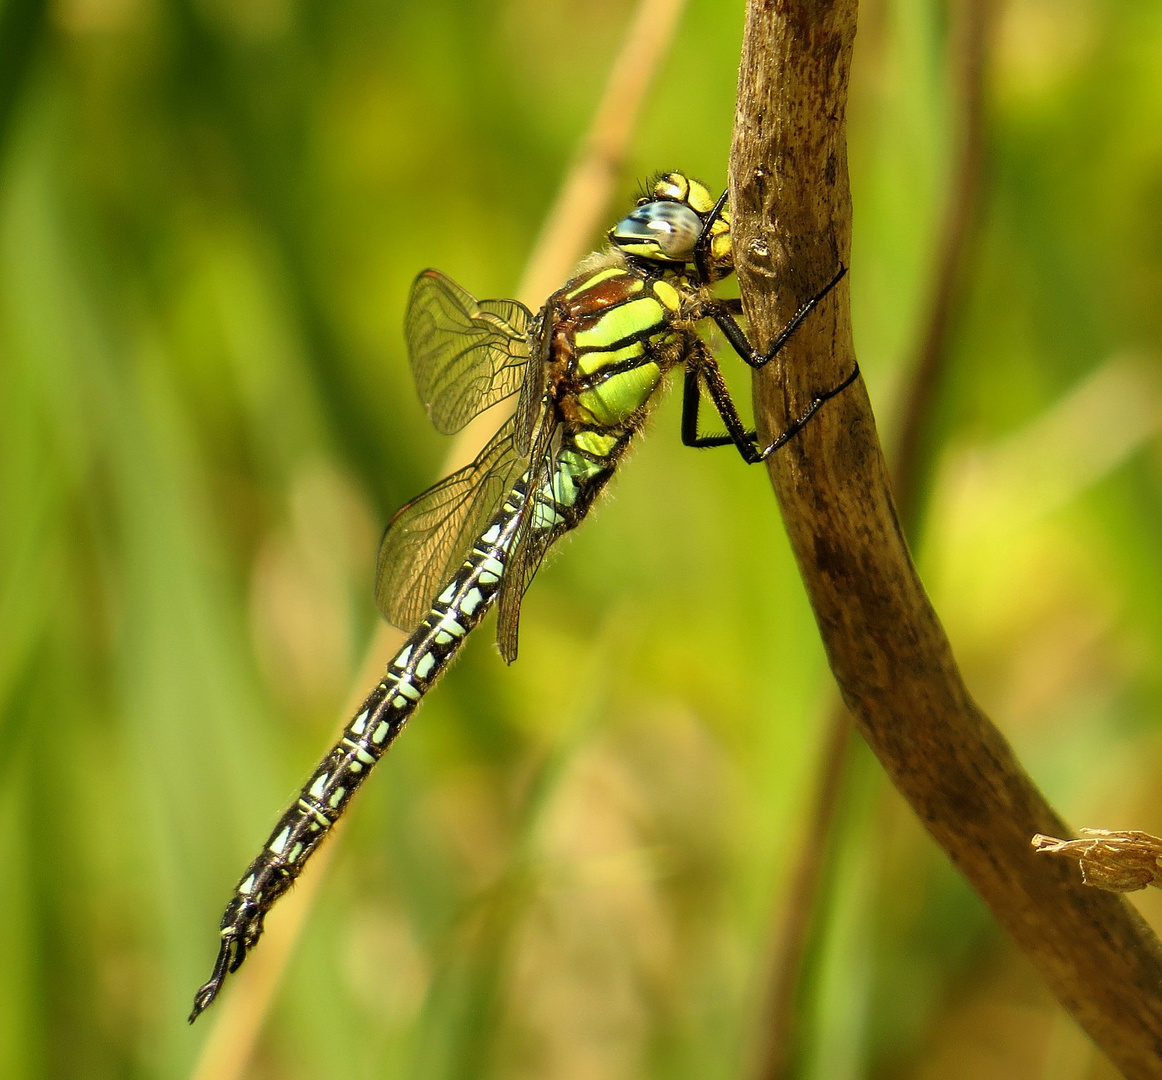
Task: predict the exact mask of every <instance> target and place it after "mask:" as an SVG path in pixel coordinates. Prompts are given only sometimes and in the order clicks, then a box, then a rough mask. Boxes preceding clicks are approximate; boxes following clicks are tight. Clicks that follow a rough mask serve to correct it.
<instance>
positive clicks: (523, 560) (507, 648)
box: [496, 424, 570, 664]
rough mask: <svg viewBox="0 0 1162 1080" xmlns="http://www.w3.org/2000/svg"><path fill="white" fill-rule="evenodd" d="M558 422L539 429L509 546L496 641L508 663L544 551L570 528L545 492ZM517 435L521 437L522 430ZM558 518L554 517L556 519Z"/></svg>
mask: <svg viewBox="0 0 1162 1080" xmlns="http://www.w3.org/2000/svg"><path fill="white" fill-rule="evenodd" d="M555 434H556V428H555V425H549V424H545V425H543V426H542V427H541V429H540V430H539V431H538V433H537V441H536V444H535V445H534V446H533V448H532V455H531V457H530V459H529V464H528V498H527V499H526V500H525V505H524V509H523V511H522V512H521V521H520V523H519V524H518V526H517V531H516V536H515V539H514V541H513V545H512V547H511V548H510V549H509V557H508V564H507V567H506V568H505V574H504V580H503V581H502V582H501V584H500V600H499V605H498V611H497V622H496V644H497V647H498V648H499V649H500V655H501V656H502V657H504V661H505V663H506V664H511V663H512V662H513V661H514V660H515V659H516V654H517V642H518V637H519V632H520V605H521V601H522V600H523V599H524V594H525V590H527V589H528V587H529V585H530V584H531V582H532V580H533V578H534V577H535V576H536V573H537V570H539V569H540V566H541V562H542V560H543V559H544V557H545V553H546V552H547V551H548V550H549V548H550V547H552V545H553V544H554V543H555V542H556V541H557V540H558V539H559V538H560V537H561V535H562V534H564V533H565V532H567V531H568V530H569V528H570V526H569V525H568V524H566V522H565V521H564V520H563V519H562V518H560V517H558V516H557V514H556V511H555V510H553V509H552V508H551V507H549V505H548V503H547V501H546V498H545V493H546V492H551V491H552V490H553V478H554V476H555V468H554V465H555V462H556V459H557V453H556V450H557V444H558V443H559V441H560V440H559V439H557V438H555V437H554V436H555ZM517 437H518V438H519V432H518V435H517ZM554 519H555V520H554Z"/></svg>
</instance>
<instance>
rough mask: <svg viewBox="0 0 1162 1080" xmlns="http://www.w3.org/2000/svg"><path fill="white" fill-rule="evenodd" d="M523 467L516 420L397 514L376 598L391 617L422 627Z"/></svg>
mask: <svg viewBox="0 0 1162 1080" xmlns="http://www.w3.org/2000/svg"><path fill="white" fill-rule="evenodd" d="M523 471H524V460H523V458H522V457H521V456H520V455H519V454H517V452H516V450H515V448H514V447H513V422H512V421H511V420H510V421H509V422H508V423H506V424H505V425H504V426H503V427H502V428H501V429H500V430H499V431H498V432H497V433H496V434H495V435H494V436H493V438H492V440H491V441H490V442H489V444H488V445H487V446H486V447H485V448H484V449H483V450H482V451H481V452H480V454H479V456H478V457H477V458H476V460H475V461H474V462H473V463H472V464H471V465H468V466H466V467H465V468H463V469H460V470H458V471H457V472H454V473H452V474H451V475H450V476H447V477H445V478H444V479H443V480H441V481H440V482H439V483H438V484H436V485H435V486H434V487H430V488H428V490H427V491H425V492H424V493H423V494H422V495H419V496H417V497H416V498H415V499H413V500H412V501H411V502H410V503H408V504H407V505H406V506H404V507H403V508H402V509H400V510H399V511H398V512H397V513H396V515H395V517H393V518H392V519H391V522H390V523H389V524H388V526H387V531H386V532H385V533H384V534H383V540H382V542H381V543H380V545H379V559H378V562H377V564H376V574H375V600H376V603H377V604H378V605H379V610H380V611H381V612H383V615H384V617H385V618H386V619H387V620H388V621H389V622H391V623H394V624H395V625H396V626H398V627H400V628H401V629H403V630H412V629H414V628H415V627H416V625H417V624H418V623H419V621H420V620H421V619H422V618H423V617H424V615H425V614H426V613H427V611H428V609H429V607H431V603H432V599H433V598H434V597H435V596H436V594H437V593H438V592H439V591H440V589H441V588H442V586H443V585H444V584H445V583H446V582H447V581H448V579H449V578H451V576H452V574H453V573H454V572H455V571H456V568H457V567H458V566H459V565H460V564H461V563H462V562H463V561H464V559H465V557H466V556H467V554H468V551H469V550H470V548H471V547H472V544H473V541H474V540H475V539H476V537H477V536H478V535H479V534H480V533H481V532H483V531H484V528H485V526H486V525H487V523H488V520H489V519H490V518H491V517H492V516H493V515H494V514H495V513H496V512H497V510H499V509H500V506H501V504H502V503H503V502H504V497H505V495H506V494H507V493H508V491H509V489H510V488H511V487H512V485H513V483H515V481H516V479H517V478H518V477H519V476H520V474H521V473H522V472H523Z"/></svg>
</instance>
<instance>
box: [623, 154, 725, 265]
mask: <svg viewBox="0 0 1162 1080" xmlns="http://www.w3.org/2000/svg"><path fill="white" fill-rule="evenodd" d="M609 240H610V243H612V244H613V245H614V246H615V247H616V248H618V249H619V250H621V251H624V252H625V253H626V254H627V255H630V256H633V257H634V258H638V259H641V260H643V261H645V262H648V263H656V264H659V265H660V266H661V267H663V268H668V269H685V268H686V267H687V266H689V265H691V264H693V263H695V262H696V260H697V252H698V250H699V249H700V248H701V250H702V251H703V253H704V260H705V262H704V265H705V269H706V271H707V273H708V274H709V277H710V279H711V280H712V281H716V280H718V279H719V278H722V277H725V276H726V275H727V274H729V273H730V272H731V270H732V269H733V268H734V262H733V258H732V253H731V247H730V214H729V211H728V210H727V209H726V207H725V206H723V207H718V205H717V203H716V202H715V200H714V199H713V198H712V197H711V195H710V192H709V191H708V190H707V189H706V188H705V187H703V186H702V184H700V183H698V181H697V180H691V179H690V178H689V177H687V176H684V175H683V174H682V173H676V172H675V173H664V174H663V175H662V176H660V177H659V178H658V179H657V180H656V181H654V184H653V186H652V189H651V191H650V193H649V194H648V195H647V196H646V197H644V198H642V199H639V200H638V204H637V206H636V207H634V209H633V210H631V211H630V213H629V214H627V215H626V216H625V217H624V218H622V219H621V221H619V222H618V223H617V224H616V225H615V226H614V227H613V228H612V229H610V230H609Z"/></svg>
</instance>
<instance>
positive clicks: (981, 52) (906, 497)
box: [755, 0, 996, 1080]
mask: <svg viewBox="0 0 1162 1080" xmlns="http://www.w3.org/2000/svg"><path fill="white" fill-rule="evenodd" d="M949 8H950V18H951V22H952V25H951V27H950V29H949V35H948V68H949V73H950V76H951V80H950V81H951V96H952V113H953V123H954V125H955V130H956V140H955V143H954V146H953V152H952V160H951V162H950V167H949V172H948V177H949V183H948V191H947V195H946V202H945V206H944V213H943V216H942V218H941V222H940V226H939V231H938V242H937V246H936V251H935V254H934V258H933V265H932V276H931V281H932V286H931V291H930V294H929V298H928V303H927V305H926V307H925V312H926V316H925V318H924V319H923V320H922V323H921V329H920V332H919V334H918V335H917V342H916V347H915V356H914V359H913V360H912V363H911V366H910V370H911V378H910V380H909V381H908V384H907V387H906V389H905V390H904V393H903V394H902V398H903V400H902V401H901V403H900V409H899V413H900V421H899V428H898V431H897V434H896V439H895V453H894V454H893V455H892V493H893V495H894V496H895V499H896V506H897V507H898V509H899V515H900V521H901V524H902V526H903V529H904V534H905V536H906V537H907V539H908V540H909V541H910V542H911V543H915V540H916V531H917V528H918V525H919V519H920V516H921V503H922V499H921V490H922V480H923V477H924V476H925V474H926V473H927V471H928V469H929V467H930V464H931V460H932V447H931V445H930V443H929V441H928V440H925V439H924V438H923V435H924V432H925V430H926V427H927V425H928V422H929V419H930V416H931V413H932V408H933V404H934V402H935V399H936V393H937V390H938V388H939V385H940V381H941V378H942V374H943V371H944V368H945V366H946V364H947V361H948V354H949V347H950V345H951V341H952V336H953V335H952V329H953V322H954V318H955V315H956V312H957V311H958V310H959V307H960V302H961V296H962V293H963V291H964V284H965V282H966V281H967V279H968V274H969V264H970V262H971V259H972V255H973V253H974V250H975V243H974V241H975V237H976V233H977V231H978V227H979V221H980V213H979V207H980V201H981V199H980V195H981V188H982V180H983V173H984V151H985V108H984V105H985V69H986V67H987V62H988V54H989V51H990V50H989V45H990V39H991V36H992V33H991V31H992V25H993V23H994V21H995V19H994V15H995V8H996V5H995V3H994V2H993V0H951V3H950V5H949ZM827 717H828V718H827V721H826V728H827V733H826V735H825V736H824V738H823V752H822V755H821V758H820V764H819V767H818V775H817V779H816V781H815V784H814V787H813V803H812V806H811V809H810V811H809V814H808V819H807V820H808V827H807V828H806V829H805V830H804V833H803V836H802V838H801V840H800V845H799V849H798V852H797V854H796V856H795V861H794V865H793V867H792V869H791V871H790V874H789V877H790V885H789V887H788V890H787V899H786V902H785V903H784V904H783V905H781V908H780V911H779V913H778V916H777V917H776V919H774V920H772V926H773V927H774V930H773V937H774V938H775V946H774V948H773V949H772V961H773V962H772V970H771V975H770V983H769V990H768V995H767V1001H766V1002H765V1003H764V1005H765V1013H766V1021H765V1024H764V1031H763V1038H762V1044H761V1046H760V1055H761V1057H760V1060H759V1066H758V1069H757V1071H756V1074H755V1075H756V1077H758V1078H759V1080H784V1078H786V1077H789V1076H791V1075H793V1073H794V1070H795V1068H796V1064H795V1062H796V1056H797V1051H798V1044H799V1043H800V1041H801V1039H802V1032H801V1030H800V1028H801V1021H802V1018H803V1015H804V1003H803V996H804V989H805V987H804V971H805V965H806V959H807V956H808V954H809V953H810V951H811V950H812V949H813V947H814V943H815V939H816V938H817V936H818V933H819V922H820V919H819V913H820V907H821V898H820V894H821V892H822V890H823V889H824V888H825V887H826V886H825V882H826V880H827V879H828V875H827V874H826V873H825V867H828V866H829V865H830V864H831V863H832V861H833V860H834V857H835V848H836V844H837V843H838V832H839V829H838V827H837V818H838V804H839V800H840V797H841V795H842V792H843V788H844V778H845V776H846V775H847V773H848V770H849V768H850V764H851V757H852V755H853V753H854V751H855V749H856V742H855V737H854V735H853V733H852V729H851V717H850V716H849V715H848V712H847V709H846V708H845V707H844V704H843V702H842V701H841V700H840V699H839V696H838V695H835V696H834V698H833V699H832V702H831V705H830V707H829V708H828V711H827Z"/></svg>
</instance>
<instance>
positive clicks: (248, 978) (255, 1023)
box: [191, 0, 685, 1080]
mask: <svg viewBox="0 0 1162 1080" xmlns="http://www.w3.org/2000/svg"><path fill="white" fill-rule="evenodd" d="M684 6H685V0H641V3H640V4H639V5H638V8H637V11H636V13H635V14H634V17H633V18H632V20H631V21H630V24H629V27H628V28H627V30H626V33H625V36H624V38H623V40H622V43H621V47H620V49H619V50H618V54H617V57H616V59H615V60H614V63H613V67H612V68H611V69H610V73H609V77H608V79H607V80H606V84H605V89H604V92H603V93H602V97H601V101H600V103H599V104H598V107H597V110H596V112H595V114H594V118H593V122H592V124H591V125H590V127H589V130H588V131H587V132H586V134H585V136H584V138H583V139H582V141H581V145H580V149H579V151H578V154H577V156H576V158H575V159H574V162H573V164H572V166H571V168H570V170H569V172H568V174H567V175H566V177H565V180H564V182H563V183H562V185H561V188H560V191H559V193H558V195H557V198H556V199H555V200H554V202H553V205H552V208H551V209H550V211H549V214H548V217H547V218H546V221H545V224H544V226H543V227H542V229H541V232H540V235H539V236H538V239H537V242H536V244H535V245H534V248H533V251H532V253H531V254H530V256H529V259H528V262H527V264H526V269H525V272H524V275H523V277H522V279H521V284H520V286H519V288H518V290H517V296H518V298H519V299H520V300H522V301H523V302H524V303H526V304H528V305H529V306H530V307H532V308H534V309H536V308H538V307H540V305H541V303H542V302H543V301H544V298H545V297H546V296H547V295H548V294H549V293H550V292H551V291H552V290H553V289H555V288H556V287H557V286H558V285H559V284H560V283H561V282H562V281H564V280H565V278H566V277H567V276H568V274H569V271H570V270H571V269H572V267H573V265H574V264H575V263H576V262H577V261H578V259H580V258H581V256H582V255H584V254H585V252H586V251H587V250H588V249H589V245H590V243H591V242H592V238H593V236H594V234H595V233H596V232H597V231H598V230H599V229H600V227H601V226H602V224H603V223H604V220H605V217H606V216H607V214H608V208H609V205H610V203H611V200H612V196H613V194H614V187H615V184H616V182H617V180H618V178H619V177H620V172H621V167H622V163H623V162H624V160H625V155H626V151H627V149H628V146H629V142H630V139H631V138H632V136H633V133H634V127H635V125H636V123H637V118H638V114H639V113H640V111H641V105H642V102H643V101H644V99H645V95H646V92H647V91H648V89H649V87H650V84H651V83H652V81H653V79H654V76H655V75H656V74H657V71H658V69H659V67H660V66H661V64H662V62H663V60H664V59H665V57H666V55H667V54H668V52H669V49H670V46H671V44H672V43H673V38H674V34H675V32H676V30H677V27H678V22H679V19H680V17H681V14H682V9H683V8H684ZM507 409H511V405H510V404H508V403H502V404H501V405H500V406H498V407H497V408H494V409H490V410H488V411H487V412H485V413H483V414H482V415H481V416H479V417H477V418H476V420H474V421H473V422H472V423H471V424H469V425H468V426H467V427H466V428H465V429H464V430H463V431H462V432H461V433H460V435H459V436H458V437H457V439H456V442H455V444H454V446H453V448H452V450H451V451H450V453H449V455H448V459H447V460H446V461H445V470H444V471H445V472H451V471H453V470H455V469H457V468H459V467H460V466H462V465H463V464H466V463H467V462H469V461H471V460H472V459H473V458H474V457H475V456H476V454H477V453H479V451H480V449H481V448H482V447H483V446H484V444H485V443H486V442H487V440H488V438H489V436H490V435H491V434H492V432H493V431H495V430H496V427H497V424H498V419H499V418H500V416H501V415H502V414H501V413H500V411H499V410H507ZM402 641H403V634H402V633H401V632H400V631H399V630H397V629H395V628H394V627H391V626H387V625H386V624H383V625H380V626H379V628H378V630H377V631H376V633H375V636H374V638H373V640H372V643H371V646H370V647H369V649H368V650H367V653H366V658H365V660H364V662H363V664H362V665H361V667H360V670H359V672H358V675H357V677H356V679H355V680H354V682H353V683H352V686H351V689H350V692H349V694H348V699H347V702H346V705H345V707H344V712H343V717H344V720H345V719H346V717H347V716H349V715H350V713H351V712H352V711H353V710H354V709H355V708H356V707H357V706H358V703H359V702H360V701H361V700H362V698H363V696H364V695H365V693H366V690H367V687H368V686H369V685H370V684H372V683H373V682H374V681H375V680H376V679H378V678H379V677H380V672H382V671H383V669H384V668H385V667H386V665H387V663H388V661H389V660H390V659H391V657H392V656H393V655H394V654H395V652H396V650H397V649H398V648H399V646H400V644H401V642H402ZM337 730H338V729H337ZM336 832H338V833H339V836H333V837H332V838H331V840H330V843H329V844H327V845H326V846H325V847H324V848H323V850H322V851H320V852H319V853H318V854H317V855H316V856H315V859H314V866H313V867H312V869H311V872H310V873H308V874H304V875H303V877H302V879H301V880H300V882H299V884H298V885H297V886H296V888H295V889H294V890H293V891H292V892H291V893H290V894H289V895H288V896H286V897H285V898H284V899H283V900H282V902H281V903H280V904H279V906H278V909H277V911H276V912H275V913H274V914H273V917H272V918H271V919H270V920H268V924H267V930H266V933H265V936H264V941H263V947H262V948H261V949H256V950H255V951H254V953H253V955H252V956H251V957H250V958H249V962H248V963H247V964H245V965H244V966H243V967H242V968H241V969H240V970H239V971H238V972H237V973H236V974H235V975H234V976H233V977H232V983H233V985H232V987H231V989H230V992H229V993H228V994H226V995H224V996H223V1000H222V1001H220V1002H219V1003H218V1009H217V1010H216V1016H215V1017H214V1022H213V1026H212V1030H211V1031H210V1034H209V1036H208V1037H207V1039H206V1041H205V1043H204V1044H203V1047H202V1052H201V1054H200V1056H199V1058H198V1061H197V1063H196V1064H195V1066H194V1069H193V1071H192V1073H191V1078H192V1080H240V1078H241V1077H242V1076H243V1075H244V1074H245V1072H246V1069H247V1065H248V1064H249V1062H250V1059H251V1056H252V1054H253V1052H254V1048H255V1046H256V1044H257V1042H258V1038H259V1035H260V1034H261V1031H262V1027H263V1025H264V1023H265V1022H266V1017H267V1015H268V1013H269V1012H270V1007H271V1005H272V1004H273V1001H274V998H275V995H276V994H277V993H278V989H279V987H280V985H281V983H282V977H283V975H284V973H285V971H286V968H287V964H288V962H289V960H290V956H291V954H292V952H293V951H294V948H295V946H296V945H297V943H298V939H299V936H300V934H301V932H302V929H303V927H304V925H305V924H306V921H307V917H308V915H309V913H310V910H311V907H312V905H313V903H314V900H315V896H316V895H317V893H318V888H319V885H320V884H321V882H322V881H323V879H324V877H325V875H326V870H327V866H328V865H329V863H330V861H331V859H332V858H333V857H334V853H335V850H336V844H337V843H338V842H339V839H340V836H341V831H340V830H336Z"/></svg>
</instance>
